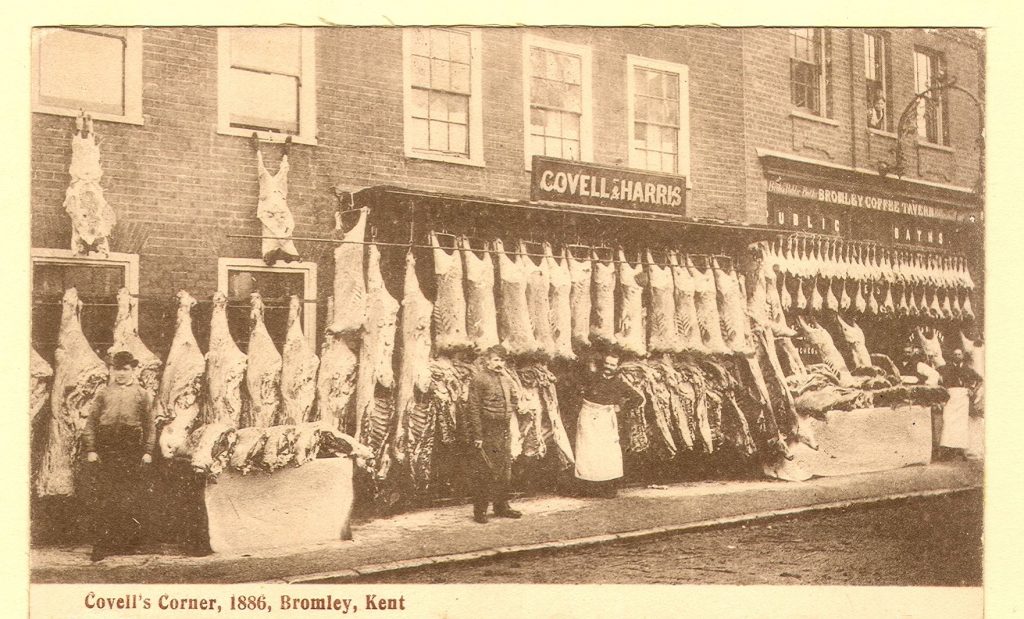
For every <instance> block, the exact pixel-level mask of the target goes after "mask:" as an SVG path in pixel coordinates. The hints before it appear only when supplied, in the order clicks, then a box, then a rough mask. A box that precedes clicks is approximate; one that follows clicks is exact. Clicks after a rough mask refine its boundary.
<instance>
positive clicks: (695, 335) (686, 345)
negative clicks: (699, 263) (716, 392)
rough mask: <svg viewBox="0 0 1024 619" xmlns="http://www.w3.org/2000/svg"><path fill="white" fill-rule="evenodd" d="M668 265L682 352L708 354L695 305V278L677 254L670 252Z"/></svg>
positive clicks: (677, 333)
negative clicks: (670, 272) (681, 262)
mask: <svg viewBox="0 0 1024 619" xmlns="http://www.w3.org/2000/svg"><path fill="white" fill-rule="evenodd" d="M668 263H669V268H670V269H671V270H672V293H673V298H674V301H675V308H676V317H675V324H676V337H677V338H678V341H679V348H680V350H681V351H682V352H700V353H706V352H708V350H707V349H706V348H705V347H704V340H703V338H702V337H701V331H700V324H699V323H698V319H697V306H696V305H695V304H694V293H695V292H696V284H695V283H694V281H693V276H692V275H690V270H689V269H688V268H686V265H684V264H680V262H679V254H678V253H677V252H675V251H670V252H669V254H668Z"/></svg>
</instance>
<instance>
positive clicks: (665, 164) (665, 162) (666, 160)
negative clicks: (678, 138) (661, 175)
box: [661, 154, 676, 174]
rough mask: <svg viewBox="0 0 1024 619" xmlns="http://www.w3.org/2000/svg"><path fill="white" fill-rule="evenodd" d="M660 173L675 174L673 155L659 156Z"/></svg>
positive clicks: (674, 158) (674, 157)
mask: <svg viewBox="0 0 1024 619" xmlns="http://www.w3.org/2000/svg"><path fill="white" fill-rule="evenodd" d="M661 166H662V167H661V171H662V172H668V173H669V174H675V173H676V156H675V155H667V154H666V155H662V156H661Z"/></svg>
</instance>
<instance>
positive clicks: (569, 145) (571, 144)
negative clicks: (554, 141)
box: [562, 140, 580, 161]
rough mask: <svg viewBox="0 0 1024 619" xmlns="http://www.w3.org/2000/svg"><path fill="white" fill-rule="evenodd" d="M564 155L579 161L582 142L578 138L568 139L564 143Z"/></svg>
mask: <svg viewBox="0 0 1024 619" xmlns="http://www.w3.org/2000/svg"><path fill="white" fill-rule="evenodd" d="M562 157H564V158H566V159H573V160H575V161H579V158H580V143H579V142H577V141H576V140H566V141H565V142H564V143H563V145H562Z"/></svg>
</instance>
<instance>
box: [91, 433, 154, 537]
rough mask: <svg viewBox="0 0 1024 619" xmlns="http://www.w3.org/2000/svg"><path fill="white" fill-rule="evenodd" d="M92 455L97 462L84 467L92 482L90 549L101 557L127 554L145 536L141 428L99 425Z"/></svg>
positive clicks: (145, 473)
mask: <svg viewBox="0 0 1024 619" xmlns="http://www.w3.org/2000/svg"><path fill="white" fill-rule="evenodd" d="M96 453H97V454H99V457H100V461H99V462H93V463H87V464H86V466H88V467H90V470H91V471H92V474H93V479H94V484H93V488H94V491H95V502H94V505H95V511H94V512H93V522H94V529H93V531H94V542H93V547H94V548H95V549H96V550H97V551H99V552H102V553H105V554H114V553H124V552H129V551H131V550H133V549H134V548H137V547H138V546H139V545H140V544H141V543H143V542H144V541H146V537H147V535H148V534H149V531H148V530H147V529H148V527H146V526H144V523H145V522H146V520H147V511H148V510H147V509H146V507H147V505H146V504H145V501H146V498H147V489H148V486H149V483H150V481H151V479H150V476H149V471H148V469H145V468H144V467H147V465H144V464H142V454H143V447H142V428H139V427H135V426H120V425H118V426H100V427H99V428H98V429H97V432H96Z"/></svg>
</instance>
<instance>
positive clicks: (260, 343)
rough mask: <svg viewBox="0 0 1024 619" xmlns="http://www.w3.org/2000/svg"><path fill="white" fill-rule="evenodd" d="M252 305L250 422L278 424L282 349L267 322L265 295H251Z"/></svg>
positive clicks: (247, 376)
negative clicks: (277, 344) (279, 349)
mask: <svg viewBox="0 0 1024 619" xmlns="http://www.w3.org/2000/svg"><path fill="white" fill-rule="evenodd" d="M249 297H250V303H251V305H252V309H251V310H250V312H249V319H250V321H251V322H252V329H251V330H250V331H249V364H248V366H247V367H246V369H245V386H246V387H247V388H248V389H249V397H250V398H251V403H250V408H249V420H248V421H249V423H246V424H245V425H247V426H270V425H274V421H275V420H276V419H277V416H278V411H279V410H280V408H281V353H279V352H277V346H276V345H274V341H273V340H272V339H270V333H268V332H267V326H266V324H264V322H263V307H264V306H263V297H262V296H261V295H260V293H258V292H253V293H252V294H250V295H249Z"/></svg>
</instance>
